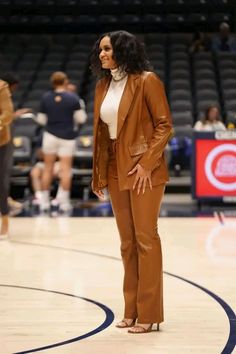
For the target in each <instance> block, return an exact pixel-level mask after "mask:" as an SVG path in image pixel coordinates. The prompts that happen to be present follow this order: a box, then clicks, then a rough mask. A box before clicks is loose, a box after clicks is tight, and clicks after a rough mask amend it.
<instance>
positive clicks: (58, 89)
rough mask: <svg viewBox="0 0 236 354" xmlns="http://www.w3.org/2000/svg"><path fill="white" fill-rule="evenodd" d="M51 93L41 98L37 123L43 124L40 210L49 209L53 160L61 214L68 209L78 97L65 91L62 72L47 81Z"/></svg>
mask: <svg viewBox="0 0 236 354" xmlns="http://www.w3.org/2000/svg"><path fill="white" fill-rule="evenodd" d="M50 81H51V84H52V87H53V91H49V92H47V93H45V94H44V95H43V97H42V101H41V107H40V112H39V113H38V115H37V120H38V121H39V122H41V123H44V124H45V132H44V134H43V143H42V149H43V154H44V157H43V160H44V169H43V176H42V199H41V205H40V207H41V210H49V208H50V187H51V182H52V178H53V168H54V163H55V161H56V159H57V158H58V160H59V163H60V172H61V175H60V184H61V188H62V190H61V200H62V201H61V204H60V210H61V211H68V210H70V209H71V204H70V189H71V169H72V161H73V155H74V151H75V146H76V141H75V138H76V136H77V131H76V129H75V124H74V121H76V120H77V119H78V120H79V118H80V112H81V106H80V103H79V97H78V95H76V94H75V93H72V92H68V91H67V85H68V78H67V75H66V74H65V73H64V72H61V71H58V72H55V73H53V74H52V75H51V78H50Z"/></svg>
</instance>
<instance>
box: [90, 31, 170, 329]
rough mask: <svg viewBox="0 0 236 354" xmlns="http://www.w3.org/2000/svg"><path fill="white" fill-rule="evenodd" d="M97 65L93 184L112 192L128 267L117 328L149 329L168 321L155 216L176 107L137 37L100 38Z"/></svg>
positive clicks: (98, 189) (116, 34) (99, 191)
mask: <svg viewBox="0 0 236 354" xmlns="http://www.w3.org/2000/svg"><path fill="white" fill-rule="evenodd" d="M91 67H92V70H93V71H94V73H95V74H97V75H99V76H100V77H101V79H100V80H99V81H98V83H97V86H96V90H95V102H94V163H93V182H92V188H93V191H94V193H95V194H96V195H97V196H98V197H99V198H102V197H103V196H104V192H103V189H104V188H105V187H107V188H108V190H109V193H110V197H111V202H112V208H113V212H114V215H115V218H116V222H117V226H118V229H119V233H120V239H121V255H122V259H123V264H124V271H125V274H124V288H123V290H124V299H125V310H124V318H123V320H122V321H121V322H119V323H118V324H117V327H119V328H127V327H129V328H130V329H129V333H146V332H149V331H151V329H152V325H153V323H157V324H158V325H159V323H161V322H162V321H163V294H162V291H163V285H162V255H161V243H160V238H159V235H158V232H157V218H158V214H159V210H160V204H161V199H162V196H163V193H164V189H165V184H166V182H167V180H168V172H167V167H166V163H165V158H164V149H165V146H166V144H167V142H168V140H169V139H170V137H171V135H172V124H171V118H170V111H169V107H168V103H167V100H166V95H165V91H164V87H163V84H162V82H161V81H160V79H159V78H158V77H157V76H156V75H155V74H154V73H153V72H150V71H149V70H150V69H149V68H150V66H149V62H148V60H147V59H146V55H145V51H144V47H143V45H142V44H141V43H140V42H139V41H138V40H137V38H136V37H135V36H134V35H132V34H130V33H128V32H125V31H116V32H111V33H107V34H104V35H102V36H101V37H100V38H99V39H98V41H97V42H96V43H95V45H94V48H93V51H92V55H91ZM136 321H137V322H136Z"/></svg>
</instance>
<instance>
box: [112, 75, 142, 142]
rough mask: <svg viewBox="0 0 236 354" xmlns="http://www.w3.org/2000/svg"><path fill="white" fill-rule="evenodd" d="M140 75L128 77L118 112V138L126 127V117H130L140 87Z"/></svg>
mask: <svg viewBox="0 0 236 354" xmlns="http://www.w3.org/2000/svg"><path fill="white" fill-rule="evenodd" d="M138 78H139V75H137V74H135V75H134V74H131V75H129V76H128V80H127V83H126V85H125V89H124V92H123V95H122V97H121V101H120V105H119V110H118V122H117V138H118V136H119V134H120V131H121V129H122V127H123V125H124V122H125V120H126V117H127V115H128V112H129V109H130V106H131V104H132V102H133V99H134V97H135V91H136V89H137V87H138V84H139V80H138Z"/></svg>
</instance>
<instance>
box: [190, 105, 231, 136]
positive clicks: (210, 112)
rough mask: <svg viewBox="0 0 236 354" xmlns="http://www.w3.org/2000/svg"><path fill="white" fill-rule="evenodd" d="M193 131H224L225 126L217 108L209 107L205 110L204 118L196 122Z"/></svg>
mask: <svg viewBox="0 0 236 354" xmlns="http://www.w3.org/2000/svg"><path fill="white" fill-rule="evenodd" d="M193 128H194V130H196V131H206V132H209V131H216V130H226V127H225V125H224V124H223V123H222V121H221V119H220V111H219V108H218V107H217V106H215V105H213V106H209V107H208V108H207V109H206V112H205V116H204V117H203V119H202V120H198V121H197V122H196V123H195V125H194V127H193Z"/></svg>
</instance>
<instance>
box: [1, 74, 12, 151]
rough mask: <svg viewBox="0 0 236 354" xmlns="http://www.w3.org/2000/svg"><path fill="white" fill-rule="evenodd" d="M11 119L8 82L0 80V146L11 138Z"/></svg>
mask: <svg viewBox="0 0 236 354" xmlns="http://www.w3.org/2000/svg"><path fill="white" fill-rule="evenodd" d="M12 120H13V104H12V99H11V93H10V90H9V87H8V84H7V83H6V82H5V81H2V80H0V146H2V145H5V144H7V143H8V142H9V141H10V139H11V134H10V124H11V122H12Z"/></svg>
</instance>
